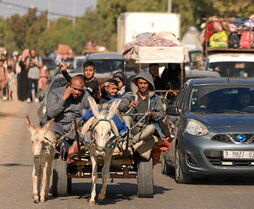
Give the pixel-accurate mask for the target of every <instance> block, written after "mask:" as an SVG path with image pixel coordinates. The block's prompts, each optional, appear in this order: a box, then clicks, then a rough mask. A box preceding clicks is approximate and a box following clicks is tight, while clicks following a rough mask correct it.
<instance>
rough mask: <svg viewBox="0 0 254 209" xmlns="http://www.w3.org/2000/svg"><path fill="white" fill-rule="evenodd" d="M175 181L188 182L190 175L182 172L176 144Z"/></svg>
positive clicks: (179, 182)
mask: <svg viewBox="0 0 254 209" xmlns="http://www.w3.org/2000/svg"><path fill="white" fill-rule="evenodd" d="M175 181H176V183H178V184H188V183H190V181H191V177H190V176H188V175H187V174H186V173H184V172H183V169H182V166H181V162H180V150H179V148H178V147H177V146H176V150H175Z"/></svg>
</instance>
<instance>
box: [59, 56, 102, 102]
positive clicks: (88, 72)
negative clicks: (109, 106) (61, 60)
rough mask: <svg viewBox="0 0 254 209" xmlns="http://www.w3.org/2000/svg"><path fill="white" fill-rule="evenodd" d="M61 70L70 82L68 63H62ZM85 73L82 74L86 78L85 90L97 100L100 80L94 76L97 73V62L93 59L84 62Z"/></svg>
mask: <svg viewBox="0 0 254 209" xmlns="http://www.w3.org/2000/svg"><path fill="white" fill-rule="evenodd" d="M60 70H61V72H62V74H63V76H64V77H65V79H66V80H67V81H68V82H70V81H71V76H70V75H69V74H68V72H67V65H61V67H60ZM83 73H84V74H80V76H82V77H83V78H84V79H85V90H86V91H87V92H88V93H89V94H90V95H91V96H92V97H93V98H94V99H95V101H96V102H98V100H99V98H98V97H99V82H98V80H97V79H96V78H95V77H94V74H95V73H96V68H95V64H94V62H93V61H86V62H84V64H83Z"/></svg>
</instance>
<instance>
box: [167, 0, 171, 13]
mask: <svg viewBox="0 0 254 209" xmlns="http://www.w3.org/2000/svg"><path fill="white" fill-rule="evenodd" d="M168 13H172V0H168Z"/></svg>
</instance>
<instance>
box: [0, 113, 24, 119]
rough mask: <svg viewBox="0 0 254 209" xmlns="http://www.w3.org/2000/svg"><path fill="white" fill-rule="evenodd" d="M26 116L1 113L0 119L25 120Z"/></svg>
mask: <svg viewBox="0 0 254 209" xmlns="http://www.w3.org/2000/svg"><path fill="white" fill-rule="evenodd" d="M24 117H25V116H24V115H17V114H14V113H6V112H0V118H24Z"/></svg>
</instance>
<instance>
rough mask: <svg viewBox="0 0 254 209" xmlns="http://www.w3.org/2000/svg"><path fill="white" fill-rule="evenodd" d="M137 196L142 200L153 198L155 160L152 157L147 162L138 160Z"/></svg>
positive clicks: (139, 158) (142, 159)
mask: <svg viewBox="0 0 254 209" xmlns="http://www.w3.org/2000/svg"><path fill="white" fill-rule="evenodd" d="M137 172H138V178H137V185H138V192H137V195H138V197H140V198H152V197H153V159H152V158H151V157H150V159H149V160H146V159H144V158H142V157H140V156H139V157H138V160H137Z"/></svg>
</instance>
